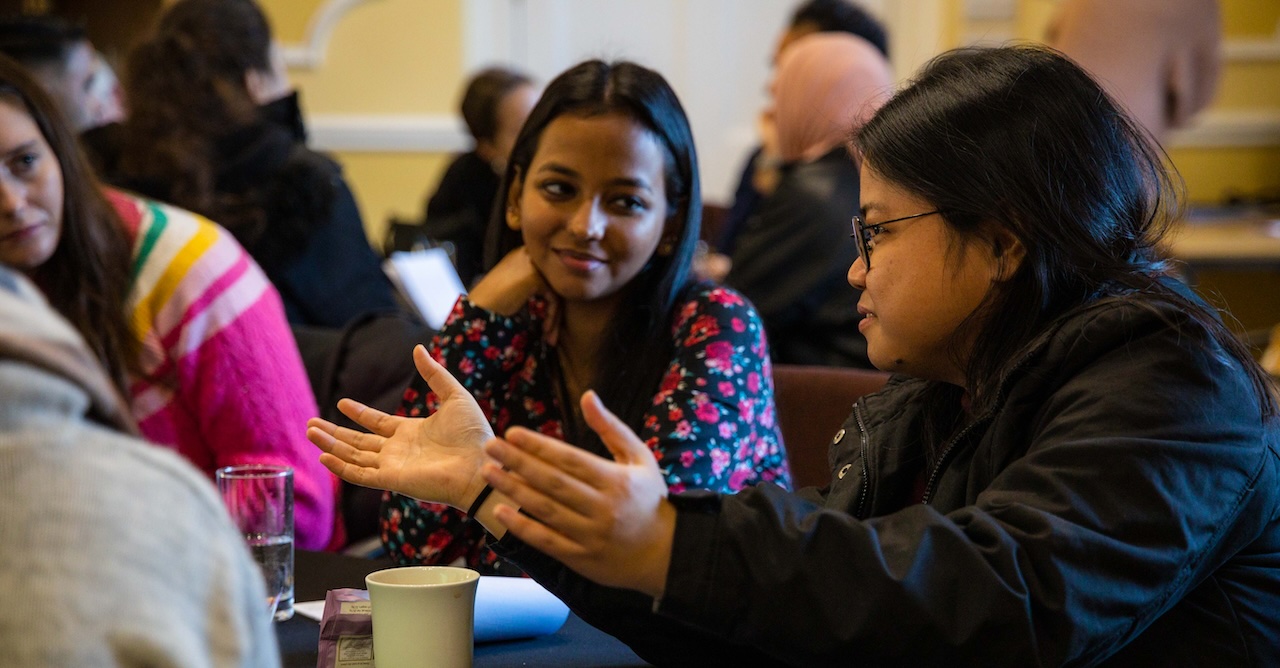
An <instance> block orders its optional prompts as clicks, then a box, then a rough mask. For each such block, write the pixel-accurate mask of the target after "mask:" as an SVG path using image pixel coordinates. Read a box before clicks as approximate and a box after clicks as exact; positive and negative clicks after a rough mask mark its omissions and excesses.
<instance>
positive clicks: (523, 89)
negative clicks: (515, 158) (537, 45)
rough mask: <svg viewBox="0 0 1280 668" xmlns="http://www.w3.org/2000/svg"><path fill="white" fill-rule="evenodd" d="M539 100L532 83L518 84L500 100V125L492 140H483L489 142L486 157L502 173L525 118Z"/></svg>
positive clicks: (498, 116) (497, 116)
mask: <svg viewBox="0 0 1280 668" xmlns="http://www.w3.org/2000/svg"><path fill="white" fill-rule="evenodd" d="M537 102H538V90H537V89H536V88H534V87H533V86H530V85H523V86H517V87H516V88H515V89H513V90H512V91H511V92H509V93H507V94H506V95H505V96H503V98H502V100H501V101H500V102H498V109H497V115H496V120H497V121H498V127H497V129H496V130H494V133H493V139H492V140H491V141H485V142H482V143H484V144H487V146H486V147H485V152H487V153H489V155H488V156H486V157H487V158H488V160H489V163H490V164H492V165H493V170H494V171H495V172H497V173H499V174H501V173H503V172H504V171H506V169H507V159H508V158H510V157H511V149H512V148H513V147H514V146H515V145H516V137H517V136H518V135H519V134H520V128H522V127H524V121H525V119H526V118H528V117H529V112H530V111H533V105H535V104H537Z"/></svg>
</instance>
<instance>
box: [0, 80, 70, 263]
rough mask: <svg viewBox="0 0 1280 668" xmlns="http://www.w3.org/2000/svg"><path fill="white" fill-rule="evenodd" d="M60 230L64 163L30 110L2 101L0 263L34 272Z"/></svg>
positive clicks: (50, 251) (55, 240) (0, 134)
mask: <svg viewBox="0 0 1280 668" xmlns="http://www.w3.org/2000/svg"><path fill="white" fill-rule="evenodd" d="M61 232H62V167H61V165H59V164H58V159H57V157H55V156H54V154H53V150H52V149H50V148H49V144H48V142H46V141H45V139H44V135H43V134H41V133H40V128H39V127H38V126H36V123H35V121H34V120H32V118H31V115H30V114H28V113H27V112H26V110H24V109H22V108H21V107H19V106H16V105H14V104H13V103H12V102H8V101H5V100H0V262H3V263H5V264H7V265H9V266H10V267H13V268H14V269H17V270H19V271H22V272H25V273H31V271H32V270H34V269H35V268H36V267H39V266H40V265H42V264H44V263H45V261H46V260H48V259H49V257H50V256H51V255H53V251H54V249H55V248H57V246H58V237H59V236H60V234H61Z"/></svg>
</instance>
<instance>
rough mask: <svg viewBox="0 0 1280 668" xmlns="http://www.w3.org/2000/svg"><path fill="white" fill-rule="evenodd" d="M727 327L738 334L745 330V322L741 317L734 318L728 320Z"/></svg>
mask: <svg viewBox="0 0 1280 668" xmlns="http://www.w3.org/2000/svg"><path fill="white" fill-rule="evenodd" d="M729 327H731V328H733V331H735V332H737V333H739V334H741V333H743V332H745V331H747V323H745V322H742V318H734V319H733V320H730V321H729Z"/></svg>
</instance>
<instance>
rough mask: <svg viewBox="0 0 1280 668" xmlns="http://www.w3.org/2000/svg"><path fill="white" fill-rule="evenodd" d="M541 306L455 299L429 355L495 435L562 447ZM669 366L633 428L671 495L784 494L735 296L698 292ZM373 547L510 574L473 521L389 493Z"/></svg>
mask: <svg viewBox="0 0 1280 668" xmlns="http://www.w3.org/2000/svg"><path fill="white" fill-rule="evenodd" d="M544 315H545V304H544V303H542V302H539V301H537V300H531V301H530V302H529V306H528V307H527V308H526V309H524V310H522V311H521V312H519V313H517V314H516V315H514V316H511V317H505V316H501V315H498V314H495V313H492V312H489V311H486V310H484V309H481V308H478V307H476V306H475V305H473V304H471V303H470V302H469V301H467V299H466V297H465V296H464V297H462V298H459V300H458V303H457V304H455V305H454V308H453V312H452V313H451V314H450V316H449V319H448V321H447V322H446V323H445V325H444V327H443V328H442V329H441V330H440V331H439V332H438V333H437V334H436V336H435V338H434V339H433V340H432V342H431V346H430V348H429V350H430V352H431V355H432V356H433V357H434V358H435V359H436V360H438V361H439V362H440V363H441V364H443V365H444V366H445V367H446V368H448V369H449V370H450V371H451V372H453V373H454V375H455V376H456V377H457V378H458V380H459V381H460V382H461V383H462V384H463V385H464V386H465V387H466V388H467V389H468V390H470V391H471V393H472V395H474V396H475V398H476V400H477V401H478V402H479V404H480V407H481V408H482V409H483V410H484V413H485V415H487V416H488V417H489V421H490V423H491V424H492V425H493V427H494V431H495V433H499V434H500V433H502V432H503V431H505V430H506V428H507V427H509V426H511V425H516V424H519V425H524V426H527V427H530V428H532V429H536V430H538V431H541V432H543V433H546V434H549V435H552V436H555V437H558V438H563V437H564V424H563V417H562V416H563V414H564V413H563V409H562V407H561V405H560V402H559V400H558V397H557V392H556V390H555V387H556V384H555V382H553V380H552V377H551V372H550V368H549V367H550V365H549V364H548V361H549V358H550V357H552V356H554V355H555V350H554V349H553V348H551V347H550V346H547V345H545V344H544V343H543V342H542V341H541V338H540V334H539V333H540V332H541V331H542V327H541V319H542V318H543V317H544ZM671 333H672V337H673V343H674V344H675V345H674V349H675V356H674V358H673V359H672V360H671V363H670V365H669V366H668V368H667V372H666V374H665V375H664V376H663V378H662V381H661V383H660V385H659V387H657V388H655V391H654V396H653V403H652V406H651V407H650V409H649V410H648V412H647V413H646V415H645V418H644V421H643V424H639V425H631V427H632V428H633V429H635V430H636V433H637V434H639V436H640V438H641V439H642V440H644V442H645V443H646V444H647V445H648V446H649V448H650V449H652V450H653V453H654V457H656V458H657V460H658V465H659V467H661V469H662V471H663V474H664V475H665V477H666V481H667V486H668V487H669V488H670V489H671V490H672V491H675V492H678V491H682V490H685V489H710V490H714V491H717V492H727V493H731V492H736V491H738V490H741V489H743V488H745V487H748V486H751V485H754V484H756V483H760V482H770V483H774V484H777V485H780V486H782V487H784V488H787V489H790V487H791V474H790V472H789V470H788V467H787V456H786V451H785V449H784V448H783V444H782V436H781V434H780V433H779V431H778V424H777V422H776V419H775V415H774V404H773V379H772V371H771V367H770V364H769V348H768V343H767V341H766V339H765V334H764V327H763V325H762V324H761V322H760V317H759V316H758V315H757V314H756V311H755V308H754V307H752V306H751V304H750V303H749V302H747V300H746V299H745V298H744V297H743V296H742V295H740V294H738V293H737V292H734V291H733V290H731V289H729V288H724V287H717V286H712V285H697V286H694V287H693V288H691V289H690V290H689V291H688V292H687V301H686V302H685V303H684V304H682V305H681V306H680V307H679V311H678V313H677V316H676V318H675V319H674V322H673V326H672V332H671ZM437 405H438V402H437V400H436V397H435V395H434V394H432V393H431V392H430V391H429V390H428V388H427V386H426V382H425V381H423V380H422V379H421V378H419V379H417V380H416V381H415V382H414V384H413V385H411V386H410V387H409V388H408V389H407V390H406V391H405V395H404V402H403V404H402V406H401V408H400V411H399V414H400V415H407V416H419V415H429V414H430V413H431V412H432V411H434V410H435V409H436V407H437ZM382 541H383V543H384V544H385V545H386V547H387V550H388V552H389V553H390V554H391V556H392V558H393V559H394V560H396V561H397V562H398V563H400V564H404V565H408V564H452V563H465V564H466V565H467V566H470V567H472V568H475V569H477V570H479V571H480V572H482V573H489V574H492V573H498V574H510V575H515V574H519V570H518V569H516V568H515V567H514V566H512V565H510V564H507V563H506V562H504V561H502V560H501V559H500V558H499V557H498V556H497V555H496V554H494V553H493V552H492V551H491V550H490V549H489V548H488V547H487V545H486V533H485V531H484V529H483V528H482V527H481V526H480V524H479V523H478V522H473V521H471V520H470V519H469V518H468V517H467V516H466V514H465V513H463V512H461V511H459V510H456V509H454V508H450V507H448V506H444V505H440V504H433V503H422V502H419V501H417V500H414V499H412V498H409V497H406V496H402V495H399V494H391V493H388V494H386V495H385V496H384V497H383V504H382Z"/></svg>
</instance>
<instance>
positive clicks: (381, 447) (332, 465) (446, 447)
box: [307, 346, 493, 508]
mask: <svg viewBox="0 0 1280 668" xmlns="http://www.w3.org/2000/svg"><path fill="white" fill-rule="evenodd" d="M413 362H414V365H415V366H417V368H418V373H420V374H422V378H423V379H424V380H426V381H427V385H428V386H430V387H431V391H432V392H435V394H436V397H438V398H439V399H440V407H439V408H438V409H437V410H436V412H435V413H434V414H432V415H431V416H430V417H426V418H404V417H396V416H394V415H388V414H386V413H383V412H382V411H380V410H377V409H375V408H370V407H369V406H365V405H364V404H361V403H360V402H358V401H352V400H351V399H343V400H341V401H339V402H338V410H340V411H342V414H343V415H346V416H347V417H349V418H351V419H352V420H354V421H355V422H356V423H357V424H359V425H360V426H362V427H364V428H365V429H368V430H369V431H370V432H372V433H364V432H360V431H355V430H353V429H347V428H345V427H339V426H337V425H335V424H333V423H332V422H329V421H327V420H323V419H320V418H312V419H311V420H309V421H308V422H307V438H308V439H310V440H311V442H312V443H314V444H315V445H316V447H318V448H320V449H321V450H323V451H324V454H321V455H320V463H321V464H324V465H325V467H326V468H328V469H329V470H330V471H333V473H334V474H335V475H337V476H338V477H339V478H342V479H343V480H346V481H348V482H352V483H355V484H357V485H364V486H365V487H376V488H379V489H389V490H392V491H395V492H400V493H402V494H407V495H409V496H412V497H414V498H417V499H421V500H423V501H435V502H439V503H446V504H449V505H451V506H454V507H457V508H466V507H467V506H468V505H470V503H471V501H472V500H473V499H474V498H475V497H476V495H477V494H479V493H480V490H481V489H483V488H484V484H485V483H484V480H483V479H482V478H481V476H480V464H481V462H482V461H484V453H483V452H482V451H481V445H482V444H483V443H484V442H485V441H487V440H489V439H490V438H492V437H493V429H492V428H491V427H490V426H489V421H488V420H487V419H485V416H484V413H483V412H482V411H481V410H480V406H479V405H478V404H476V401H475V399H474V398H473V397H472V396H471V394H470V393H469V392H467V390H466V388H464V387H462V385H461V384H460V383H458V381H457V380H455V379H454V378H453V376H451V375H449V372H448V371H446V370H445V368H444V367H442V366H440V364H439V363H437V362H436V361H435V360H433V359H431V356H430V355H428V354H427V350H426V348H423V347H422V346H417V347H415V348H414V349H413Z"/></svg>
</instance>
